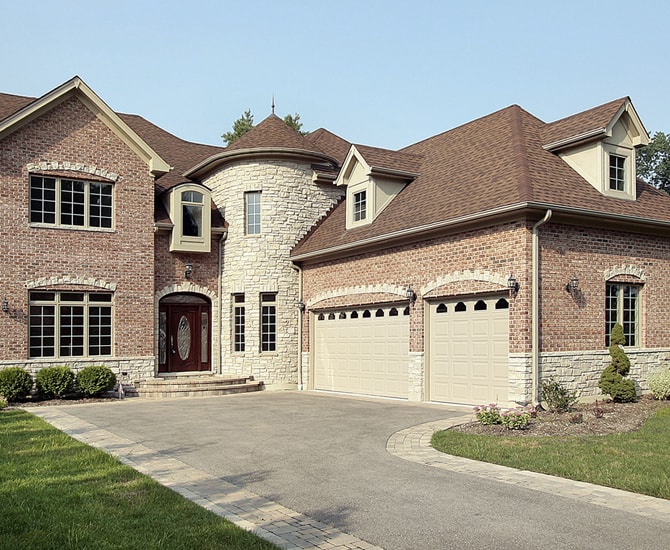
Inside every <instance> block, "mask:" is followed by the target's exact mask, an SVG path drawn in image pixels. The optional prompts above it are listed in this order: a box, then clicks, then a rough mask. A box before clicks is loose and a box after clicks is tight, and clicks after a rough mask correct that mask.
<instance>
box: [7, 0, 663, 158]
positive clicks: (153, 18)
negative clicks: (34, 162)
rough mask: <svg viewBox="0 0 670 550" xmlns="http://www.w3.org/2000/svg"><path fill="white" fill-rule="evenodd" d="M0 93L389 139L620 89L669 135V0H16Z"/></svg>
mask: <svg viewBox="0 0 670 550" xmlns="http://www.w3.org/2000/svg"><path fill="white" fill-rule="evenodd" d="M0 21H1V22H2V49H1V50H0V61H1V66H2V77H1V78H0V91H2V92H6V93H13V94H18V95H27V96H40V95H42V94H44V93H46V92H47V91H49V90H51V89H53V88H55V87H56V86H58V85H59V84H61V83H63V82H65V81H66V80H68V79H70V78H71V77H72V76H74V75H79V76H81V77H82V78H83V79H84V81H86V83H87V84H89V86H91V87H92V88H93V89H94V90H95V91H96V92H97V93H98V94H99V95H100V96H101V97H102V99H103V100H104V101H106V102H107V103H108V104H109V106H110V107H111V108H112V109H114V110H116V111H119V112H125V113H134V114H140V115H142V116H144V117H145V118H147V119H149V120H151V121H152V122H154V123H155V124H157V125H159V126H161V127H162V128H165V129H166V130H168V131H170V132H172V133H174V134H176V135H178V136H179V137H182V138H184V139H187V140H190V141H198V142H203V143H210V144H217V145H219V144H222V141H221V138H220V136H221V134H222V133H223V132H225V131H227V130H229V129H230V128H231V126H232V122H233V121H234V120H235V119H237V118H238V117H239V116H240V115H241V114H242V113H243V112H244V111H245V110H246V109H251V111H252V112H253V114H254V117H255V121H256V122H260V121H261V120H262V119H263V118H265V117H266V116H267V115H268V114H270V107H271V102H272V96H273V94H274V96H275V102H276V112H277V114H278V115H280V116H283V115H285V114H288V113H291V114H293V113H299V114H300V115H301V121H302V122H303V123H304V129H307V130H314V129H316V128H319V127H325V128H328V129H329V130H331V131H333V132H335V133H337V134H339V135H341V136H342V137H344V138H345V139H347V140H349V141H352V142H354V143H362V144H367V145H374V146H378V147H387V148H391V149H396V148H400V147H403V146H405V145H409V144H410V143H413V142H416V141H419V140H421V139H424V138H427V137H429V136H431V135H434V134H437V133H440V132H443V131H445V130H448V129H450V128H453V127H455V126H458V125H460V124H463V123H465V122H468V121H470V120H474V119H475V118H478V117H480V116H483V115H486V114H488V113H491V112H493V111H496V110H498V109H500V108H503V107H506V106H508V105H511V104H515V103H516V104H519V105H521V106H522V107H523V108H524V109H526V110H527V111H530V112H531V113H532V114H534V115H535V116H537V117H539V118H541V119H542V120H545V121H547V122H549V121H552V120H557V119H559V118H562V117H564V116H567V115H570V114H573V113H576V112H579V111H581V110H584V109H587V108H590V107H594V106H596V105H599V104H601V103H604V102H606V101H609V100H611V99H616V98H619V97H622V96H626V95H629V96H631V98H632V100H633V104H634V105H635V107H636V108H637V110H638V113H639V114H640V116H641V118H642V121H643V122H644V124H645V126H646V127H647V130H648V131H650V132H651V133H652V134H653V132H654V131H657V130H661V131H664V132H670V102H669V97H668V96H669V94H668V90H670V85H669V84H670V82H669V80H670V71H669V70H668V69H669V67H668V65H669V63H668V51H667V50H668V48H667V36H668V32H669V26H670V2H667V0H648V1H646V2H642V3H638V4H634V3H632V2H630V1H626V2H623V1H620V0H611V1H609V2H603V1H602V0H599V1H592V0H582V1H577V0H564V1H562V2H544V1H542V0H534V1H520V0H519V1H515V0H506V1H503V0H500V1H498V0H489V1H479V0H468V1H462V0H460V1H457V2H456V1H452V0H445V1H438V0H432V1H427V0H405V1H397V0H388V1H381V0H376V1H372V0H368V1H366V0H357V1H351V0H340V1H331V2H326V1H319V0H298V1H290V0H284V1H270V0H243V1H237V0H228V1H226V0H218V1H216V0H187V1H185V0H179V1H174V0H163V1H149V0H113V1H109V0H85V1H84V0H60V1H50V0H32V1H31V0H22V1H12V2H5V3H4V5H3V7H2V9H1V10H0Z"/></svg>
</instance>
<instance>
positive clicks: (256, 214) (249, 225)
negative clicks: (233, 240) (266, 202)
mask: <svg viewBox="0 0 670 550" xmlns="http://www.w3.org/2000/svg"><path fill="white" fill-rule="evenodd" d="M244 204H245V212H246V233H247V235H258V234H260V232H261V192H260V191H248V192H246V193H245V194H244Z"/></svg>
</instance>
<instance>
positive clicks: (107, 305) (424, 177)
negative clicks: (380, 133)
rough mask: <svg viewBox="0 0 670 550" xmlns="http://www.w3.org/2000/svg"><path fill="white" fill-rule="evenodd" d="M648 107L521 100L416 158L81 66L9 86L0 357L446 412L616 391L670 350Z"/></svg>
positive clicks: (135, 377) (669, 207) (0, 363)
mask: <svg viewBox="0 0 670 550" xmlns="http://www.w3.org/2000/svg"><path fill="white" fill-rule="evenodd" d="M647 142H648V136H647V133H646V131H645V130H644V127H643V126H642V123H641V122H640V120H639V118H638V116H637V114H636V112H635V110H634V108H633V106H632V104H631V102H630V100H629V99H628V98H623V99H620V100H617V101H614V102H611V103H608V104H606V105H602V106H600V107H596V108H595V109H591V110H589V111H586V112H584V113H580V114H578V115H575V116H572V117H569V118H567V119H563V120H560V121H558V122H555V123H550V124H547V123H544V122H542V121H540V120H539V119H537V118H535V117H533V116H532V115H530V114H529V113H527V112H525V111H523V110H522V109H520V108H519V107H517V106H513V107H509V108H507V109H504V110H502V111H499V112H497V113H493V114H492V115H489V116H487V117H484V118H482V119H479V120H476V121H474V122H472V123H469V124H466V125H464V126H462V127H460V128H456V129H454V130H451V131H449V132H446V133H444V134H440V135H438V136H434V137H432V138H429V139H426V140H424V141H421V142H419V143H417V144H414V145H411V146H409V147H406V148H405V149H402V150H399V151H388V150H383V149H377V148H373V147H366V146H361V145H352V144H350V143H348V142H346V141H345V140H343V139H341V138H339V137H338V136H335V135H334V134H332V133H330V132H328V131H327V130H324V129H319V130H316V131H314V132H311V133H310V134H308V135H307V136H301V135H300V134H298V133H296V132H295V131H293V130H292V129H290V128H289V127H287V126H286V125H285V124H284V123H283V122H282V121H281V119H279V118H278V117H276V116H275V115H274V114H271V115H270V116H269V117H267V118H266V119H265V120H264V121H262V122H261V123H260V124H259V125H258V126H256V127H255V128H254V129H253V130H251V131H250V132H249V133H248V134H246V135H245V136H243V137H242V138H240V139H239V140H237V141H236V142H234V143H233V144H232V145H231V146H229V147H227V148H223V147H215V146H209V145H202V144H196V143H190V142H186V141H184V140H181V139H179V138H177V137H176V136H174V135H172V134H170V133H168V132H166V131H165V130H163V129H161V128H158V127H157V126H155V125H153V124H151V123H150V122H148V121H147V120H145V119H143V118H142V117H139V116H136V115H127V114H120V113H116V112H114V111H113V110H112V109H110V108H109V107H108V106H107V105H106V104H105V103H104V101H103V100H102V99H101V98H100V97H98V96H97V95H96V94H95V92H93V90H91V89H90V88H89V87H88V86H87V85H86V84H85V83H84V82H83V81H82V80H81V79H80V78H78V77H75V78H73V79H71V80H69V81H68V82H66V83H64V84H62V85H61V86H59V87H58V88H56V89H54V90H52V91H51V92H48V93H47V94H46V95H44V96H42V97H40V98H29V97H21V96H14V95H9V94H0V208H1V209H2V212H3V213H4V215H3V216H2V218H1V219H0V262H2V263H1V270H0V300H2V302H3V306H4V307H3V310H6V311H2V312H0V368H2V367H7V366H13V365H19V366H24V367H26V368H28V369H29V370H30V371H31V372H32V373H35V372H37V370H39V369H40V368H43V367H45V366H49V365H62V364H68V365H71V366H72V367H73V368H74V369H75V370H78V369H80V368H81V367H83V366H85V365H88V364H106V365H108V366H110V368H112V369H113V370H114V371H115V373H116V374H117V376H118V377H119V378H120V379H121V380H122V381H123V382H124V384H127V385H129V386H132V385H136V386H137V385H138V384H139V383H140V381H142V380H146V379H155V378H164V377H167V376H180V377H181V376H186V375H192V374H198V375H209V376H212V377H217V376H219V377H220V376H224V377H237V376H254V377H256V379H260V380H263V381H264V382H265V384H266V385H267V386H268V387H278V388H295V387H299V388H314V389H321V390H331V391H343V392H353V393H360V394H366V395H379V396H388V397H399V398H405V399H410V400H430V401H438V402H449V403H478V402H483V401H487V402H488V401H498V402H500V403H505V402H508V401H513V402H520V403H526V402H529V401H533V400H534V399H535V398H536V397H537V391H538V387H539V385H540V383H541V381H542V380H543V379H545V378H546V377H548V376H555V377H557V379H559V380H560V381H561V382H563V383H565V384H566V385H568V386H570V387H573V388H575V389H578V390H579V391H580V393H581V394H582V395H592V394H594V393H596V392H597V391H598V390H597V379H598V376H599V373H600V371H601V370H602V368H603V367H604V365H605V364H606V362H607V358H608V355H607V351H606V345H607V338H608V334H609V330H610V329H611V326H612V325H613V324H614V322H615V321H621V322H623V324H624V327H625V329H626V334H627V338H628V341H629V347H628V348H627V352H628V354H629V356H630V357H631V359H632V362H633V370H632V377H633V379H635V380H636V381H637V382H639V383H640V384H641V387H642V388H644V381H645V378H646V374H647V372H648V371H649V369H650V368H652V367H654V366H655V365H657V364H659V363H660V362H663V361H665V360H666V359H667V358H668V356H670V347H668V346H667V344H666V341H665V331H664V328H663V319H664V317H665V316H667V312H668V310H669V308H670V291H668V290H666V286H667V285H665V284H664V279H663V274H664V273H667V272H668V267H670V266H669V265H668V262H669V261H670V240H668V234H669V229H670V197H668V196H667V195H665V194H664V193H661V192H659V191H657V190H655V189H654V188H653V187H650V186H648V185H646V184H645V183H643V182H641V181H637V180H636V177H635V148H636V147H639V146H642V145H644V144H646V143H647Z"/></svg>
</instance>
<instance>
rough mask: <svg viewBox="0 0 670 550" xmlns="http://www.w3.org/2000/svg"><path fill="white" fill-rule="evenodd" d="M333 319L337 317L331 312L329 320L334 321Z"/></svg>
mask: <svg viewBox="0 0 670 550" xmlns="http://www.w3.org/2000/svg"><path fill="white" fill-rule="evenodd" d="M333 319H335V314H334V313H329V314H328V320H329V321H332V320H333Z"/></svg>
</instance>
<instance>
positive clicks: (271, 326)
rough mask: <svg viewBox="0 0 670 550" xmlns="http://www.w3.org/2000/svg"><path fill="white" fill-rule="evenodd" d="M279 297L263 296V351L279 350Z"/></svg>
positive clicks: (272, 295)
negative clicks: (277, 304)
mask: <svg viewBox="0 0 670 550" xmlns="http://www.w3.org/2000/svg"><path fill="white" fill-rule="evenodd" d="M276 302H277V296H276V295H275V294H261V351H275V350H276V349H277V306H276Z"/></svg>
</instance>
